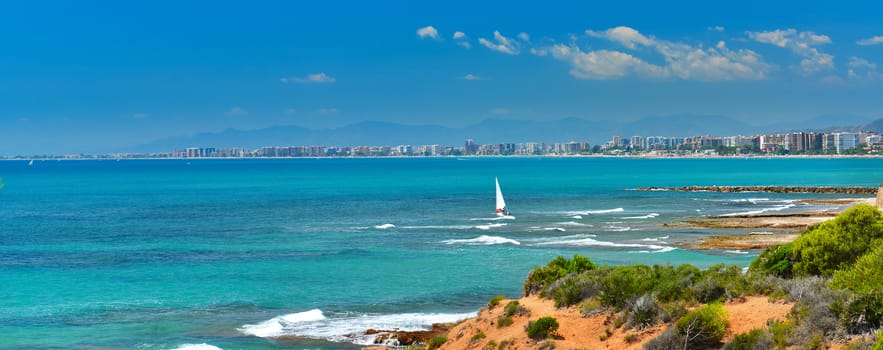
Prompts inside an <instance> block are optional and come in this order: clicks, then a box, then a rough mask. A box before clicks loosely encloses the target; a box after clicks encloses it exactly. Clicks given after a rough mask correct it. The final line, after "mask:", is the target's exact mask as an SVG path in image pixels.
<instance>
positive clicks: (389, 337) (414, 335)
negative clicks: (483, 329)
mask: <svg viewBox="0 0 883 350" xmlns="http://www.w3.org/2000/svg"><path fill="white" fill-rule="evenodd" d="M451 326H452V325H451V324H443V323H434V324H433V325H432V330H428V331H402V330H399V329H391V330H383V329H369V330H367V331H365V335H373V336H374V344H377V345H391V346H409V345H420V344H426V343H427V342H428V341H429V340H430V339H432V338H433V337H435V336H439V335H444V334H445V333H447V332H448V330H450V329H451Z"/></svg>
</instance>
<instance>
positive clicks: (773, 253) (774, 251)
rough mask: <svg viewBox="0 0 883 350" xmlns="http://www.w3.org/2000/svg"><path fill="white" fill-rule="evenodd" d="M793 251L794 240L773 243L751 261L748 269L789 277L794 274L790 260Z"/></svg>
mask: <svg viewBox="0 0 883 350" xmlns="http://www.w3.org/2000/svg"><path fill="white" fill-rule="evenodd" d="M793 253H794V242H791V243H786V244H782V245H774V246H772V247H769V248H767V249H766V250H764V251H763V252H762V253H760V255H758V256H757V258H755V259H754V260H753V261H751V265H750V267H749V270H750V271H760V272H763V273H767V274H771V275H775V276H779V277H784V278H791V277H792V276H793V275H794V271H793V269H794V266H793V265H794V264H793V263H792V261H791V259H792V258H793V256H792V255H793Z"/></svg>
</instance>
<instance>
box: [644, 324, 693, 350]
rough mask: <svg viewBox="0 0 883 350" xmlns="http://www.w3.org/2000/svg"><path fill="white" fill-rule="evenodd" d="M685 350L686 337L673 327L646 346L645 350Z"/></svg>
mask: <svg viewBox="0 0 883 350" xmlns="http://www.w3.org/2000/svg"><path fill="white" fill-rule="evenodd" d="M683 348H684V337H683V336H681V335H680V334H679V333H678V332H677V331H675V330H674V328H671V327H669V328H668V329H666V330H665V332H662V334H660V335H659V336H658V337H656V338H653V339H651V340H650V341H648V342H647V344H644V350H681V349H683Z"/></svg>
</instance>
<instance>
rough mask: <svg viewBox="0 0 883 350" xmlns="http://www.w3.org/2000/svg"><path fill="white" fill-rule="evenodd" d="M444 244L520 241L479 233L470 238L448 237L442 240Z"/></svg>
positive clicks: (484, 243) (489, 243)
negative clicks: (479, 234)
mask: <svg viewBox="0 0 883 350" xmlns="http://www.w3.org/2000/svg"><path fill="white" fill-rule="evenodd" d="M442 243H444V244H466V245H495V244H514V245H521V242H519V241H516V240H514V239H509V238H506V237H498V236H488V235H481V236H478V237H475V238H471V239H449V240H446V241H442Z"/></svg>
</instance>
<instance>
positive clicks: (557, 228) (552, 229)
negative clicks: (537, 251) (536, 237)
mask: <svg viewBox="0 0 883 350" xmlns="http://www.w3.org/2000/svg"><path fill="white" fill-rule="evenodd" d="M543 231H558V232H564V231H567V230H566V229H564V228H563V227H543Z"/></svg>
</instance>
